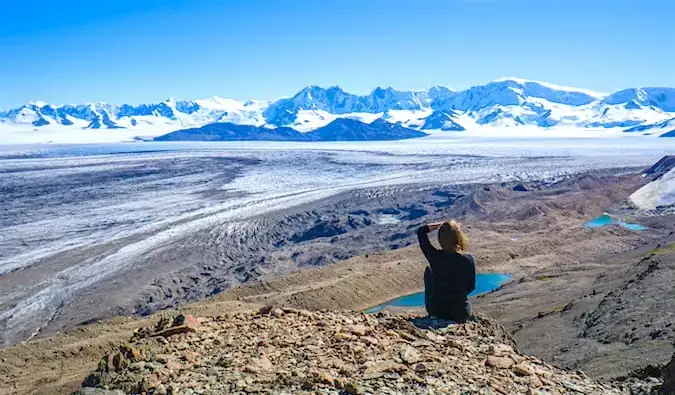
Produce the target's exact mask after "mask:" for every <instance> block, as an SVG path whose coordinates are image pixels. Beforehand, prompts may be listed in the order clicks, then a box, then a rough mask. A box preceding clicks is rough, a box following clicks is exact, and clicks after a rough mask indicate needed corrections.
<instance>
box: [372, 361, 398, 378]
mask: <svg viewBox="0 0 675 395" xmlns="http://www.w3.org/2000/svg"><path fill="white" fill-rule="evenodd" d="M400 370H405V368H404V367H402V366H401V365H399V364H397V363H395V362H392V361H378V362H375V363H374V364H372V365H371V366H369V367H367V368H366V370H365V371H364V372H363V378H364V379H365V380H371V379H376V378H378V377H382V376H384V374H385V373H386V372H394V371H400Z"/></svg>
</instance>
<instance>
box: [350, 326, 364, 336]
mask: <svg viewBox="0 0 675 395" xmlns="http://www.w3.org/2000/svg"><path fill="white" fill-rule="evenodd" d="M349 332H351V333H353V334H355V335H356V336H365V335H367V334H368V327H367V326H365V325H360V324H358V325H350V326H349Z"/></svg>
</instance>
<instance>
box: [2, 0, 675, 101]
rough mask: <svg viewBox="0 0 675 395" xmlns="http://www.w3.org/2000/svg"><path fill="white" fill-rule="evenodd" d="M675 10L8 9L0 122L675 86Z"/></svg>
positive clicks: (455, 2) (537, 3)
mask: <svg viewBox="0 0 675 395" xmlns="http://www.w3.org/2000/svg"><path fill="white" fill-rule="evenodd" d="M673 15H675V1H672V0H653V1H651V0H414V1H413V0H410V1H399V0H386V1H385V0H339V1H332V0H283V1H282V0H273V1H272V0H270V1H264V0H220V1H216V0H214V1H202V0H190V1H179V0H163V1H155V0H144V1H138V0H116V1H108V0H99V1H68V0H62V1H43V0H32V1H30V2H21V1H9V2H5V3H4V4H3V7H2V13H0V51H1V52H0V109H6V108H10V107H16V106H19V105H21V104H23V103H25V102H27V101H29V100H34V99H40V100H45V101H48V102H51V103H55V104H63V103H80V102H90V101H106V102H111V103H141V102H151V101H159V100H163V99H165V98H167V97H169V96H173V97H176V98H179V99H190V98H201V97H208V96H212V95H217V96H224V97H231V98H235V99H246V98H258V99H274V98H277V97H279V96H284V95H290V94H293V93H294V92H296V91H297V90H299V89H301V88H302V87H303V86H305V85H309V84H317V85H326V86H328V85H335V84H338V85H340V86H342V87H343V88H344V89H346V90H348V91H351V92H355V93H366V92H368V91H369V90H371V89H372V88H374V87H375V86H378V85H380V86H393V87H395V88H399V89H417V88H426V87H429V86H431V85H435V84H441V85H447V86H450V87H453V88H456V89H462V88H466V87H468V86H471V85H476V84H480V83H485V82H487V81H490V80H493V79H496V78H499V77H503V76H517V77H522V78H528V79H536V80H544V81H548V82H552V83H557V84H561V85H571V86H579V87H584V88H589V89H594V90H598V91H605V92H609V91H616V90H619V89H622V88H626V87H634V86H675V32H674V30H673V29H672V24H673V20H672V18H673Z"/></svg>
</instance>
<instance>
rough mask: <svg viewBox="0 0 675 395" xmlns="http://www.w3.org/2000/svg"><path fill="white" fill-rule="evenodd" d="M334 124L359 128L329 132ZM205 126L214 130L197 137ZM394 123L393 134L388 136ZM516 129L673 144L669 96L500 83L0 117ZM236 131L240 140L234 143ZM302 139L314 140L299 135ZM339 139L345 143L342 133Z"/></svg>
mask: <svg viewBox="0 0 675 395" xmlns="http://www.w3.org/2000/svg"><path fill="white" fill-rule="evenodd" d="M338 119H351V120H353V121H357V122H351V123H350V122H343V121H341V122H338V123H334V122H335V121H336V120H338ZM376 120H378V122H377V123H374V124H373V122H374V121H376ZM211 124H213V125H214V126H212V127H206V128H202V127H204V126H207V125H211ZM392 124H393V125H398V126H399V127H400V128H399V129H392V127H393V125H392ZM364 125H373V126H372V127H366V126H364ZM237 126H250V127H253V128H237ZM521 126H531V127H538V128H544V129H548V128H557V127H567V128H584V129H616V130H619V131H625V132H630V133H639V134H649V135H658V136H672V135H673V134H675V88H662V87H648V88H630V89H624V90H621V91H619V92H615V93H612V94H604V93H597V92H593V91H589V90H585V89H579V88H570V87H563V86H558V85H553V84H549V83H545V82H538V81H529V80H523V79H519V78H505V79H500V80H496V81H492V82H489V83H487V84H485V85H479V86H474V87H471V88H469V89H465V90H461V91H456V90H452V89H449V88H447V87H443V86H434V87H432V88H430V89H426V90H417V91H399V90H395V89H393V88H380V87H378V88H375V89H374V90H372V91H371V92H370V93H368V94H366V95H356V94H352V93H348V92H345V91H344V90H343V89H342V88H340V87H338V86H333V87H329V88H323V87H319V86H314V85H312V86H308V87H306V88H304V89H302V90H300V91H299V92H298V93H296V94H295V95H293V96H291V97H287V98H282V99H279V100H276V101H271V102H267V101H257V100H247V101H237V100H232V99H224V98H220V97H211V98H208V99H202V100H180V101H179V100H175V99H168V100H165V101H162V102H159V103H152V104H140V105H130V104H122V105H111V104H106V103H94V104H79V105H61V106H56V105H52V104H47V103H43V102H31V103H28V104H26V105H24V106H21V107H19V108H16V109H11V110H8V111H4V112H0V131H3V130H4V131H8V132H14V131H16V132H20V131H26V130H31V131H35V130H38V131H39V130H44V131H52V130H55V131H60V132H68V131H71V130H72V131H75V130H86V129H111V130H113V129H127V131H130V132H137V134H138V136H142V137H157V136H160V135H164V134H166V133H170V132H175V131H179V130H180V131H183V132H184V133H185V130H190V132H189V133H190V134H191V135H192V136H193V137H194V135H196V134H197V132H195V128H202V129H201V132H203V133H207V134H209V135H210V136H212V137H213V134H212V133H215V132H214V131H217V130H219V131H220V132H223V133H224V132H225V131H227V133H229V137H228V135H227V133H225V134H222V133H221V137H226V138H227V139H241V138H243V137H242V136H248V137H249V139H268V138H271V139H274V138H283V139H298V140H303V141H307V140H312V141H314V140H330V139H332V138H333V137H332V136H330V133H329V131H330V130H333V131H336V130H337V129H341V128H342V129H344V128H349V127H355V128H357V129H358V131H357V132H355V133H353V135H352V137H351V138H352V139H357V138H358V139H365V138H366V137H367V138H368V139H375V140H377V139H389V138H395V136H409V135H410V136H423V135H424V134H422V133H411V131H412V132H414V131H421V132H424V133H435V132H460V131H465V130H468V131H471V130H477V129H482V128H514V127H521ZM287 129H289V130H287ZM290 130H292V132H291V131H290ZM393 130H396V132H392V131H393ZM235 131H237V132H238V133H242V134H241V135H240V136H239V137H237V136H236V133H235V135H232V133H234V132H235ZM271 131H273V132H271ZM309 132H312V134H307V133H309ZM216 134H217V133H216ZM305 134H307V135H305ZM338 134H339V135H340V136H342V137H346V136H348V133H346V131H345V130H342V131H341V132H339V133H338ZM178 135H180V134H173V135H172V136H173V137H167V138H175V137H176V136H178ZM280 136H281V137H280ZM320 136H321V137H320ZM240 137H241V138H240Z"/></svg>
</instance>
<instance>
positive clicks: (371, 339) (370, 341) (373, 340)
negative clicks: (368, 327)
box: [361, 336, 379, 346]
mask: <svg viewBox="0 0 675 395" xmlns="http://www.w3.org/2000/svg"><path fill="white" fill-rule="evenodd" d="M361 341H362V342H364V343H366V344H370V345H373V346H376V345H377V344H378V343H379V341H378V340H377V339H376V338H374V337H372V336H363V337H361Z"/></svg>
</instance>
